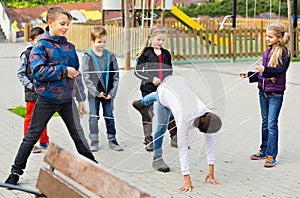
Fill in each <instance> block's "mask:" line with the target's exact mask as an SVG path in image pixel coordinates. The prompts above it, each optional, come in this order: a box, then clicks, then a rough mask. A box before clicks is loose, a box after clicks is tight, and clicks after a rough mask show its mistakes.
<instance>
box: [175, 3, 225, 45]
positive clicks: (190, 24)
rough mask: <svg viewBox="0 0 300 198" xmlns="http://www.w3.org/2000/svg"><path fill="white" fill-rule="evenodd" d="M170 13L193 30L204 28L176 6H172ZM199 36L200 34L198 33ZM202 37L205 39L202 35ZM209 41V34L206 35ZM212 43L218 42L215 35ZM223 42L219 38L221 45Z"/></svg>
mask: <svg viewBox="0 0 300 198" xmlns="http://www.w3.org/2000/svg"><path fill="white" fill-rule="evenodd" d="M171 14H172V15H173V16H174V17H175V18H176V19H177V20H178V21H180V22H181V23H183V24H184V25H186V26H187V27H189V28H191V29H194V30H205V28H204V27H203V26H201V25H200V24H199V23H197V22H196V21H195V20H193V19H192V18H191V17H189V16H188V15H186V14H185V13H184V12H182V11H181V10H179V8H177V7H176V6H174V5H173V6H172V10H171ZM199 36H200V35H199ZM203 38H204V39H205V37H204V35H203ZM208 40H209V42H210V43H211V36H209V37H208ZM213 40H214V44H215V45H216V44H218V40H217V37H216V36H214V39H213ZM225 43H226V45H228V41H225ZM222 44H223V39H222V38H221V46H222Z"/></svg>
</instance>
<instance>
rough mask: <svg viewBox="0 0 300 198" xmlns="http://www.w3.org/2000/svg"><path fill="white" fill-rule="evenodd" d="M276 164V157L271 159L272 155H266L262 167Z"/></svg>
mask: <svg viewBox="0 0 300 198" xmlns="http://www.w3.org/2000/svg"><path fill="white" fill-rule="evenodd" d="M275 165H276V159H273V157H272V156H268V157H267V158H266V162H265V164H264V167H273V166H275Z"/></svg>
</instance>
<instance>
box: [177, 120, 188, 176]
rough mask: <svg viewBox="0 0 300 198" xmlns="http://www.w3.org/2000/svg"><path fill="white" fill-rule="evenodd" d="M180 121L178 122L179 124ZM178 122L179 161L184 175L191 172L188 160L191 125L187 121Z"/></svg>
mask: <svg viewBox="0 0 300 198" xmlns="http://www.w3.org/2000/svg"><path fill="white" fill-rule="evenodd" d="M177 123H178V124H177ZM176 124H177V129H178V130H177V144H178V152H179V161H180V167H181V173H182V175H187V174H190V167H189V162H188V146H189V127H188V124H187V123H186V122H182V121H179V122H176Z"/></svg>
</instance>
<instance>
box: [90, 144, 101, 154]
mask: <svg viewBox="0 0 300 198" xmlns="http://www.w3.org/2000/svg"><path fill="white" fill-rule="evenodd" d="M90 149H91V151H92V152H96V151H98V150H99V143H98V142H92V143H91V146H90Z"/></svg>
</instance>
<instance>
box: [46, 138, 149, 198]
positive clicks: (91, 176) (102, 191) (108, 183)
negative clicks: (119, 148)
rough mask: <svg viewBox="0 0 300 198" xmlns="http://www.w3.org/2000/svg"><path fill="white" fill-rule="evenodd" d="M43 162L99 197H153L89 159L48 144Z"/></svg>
mask: <svg viewBox="0 0 300 198" xmlns="http://www.w3.org/2000/svg"><path fill="white" fill-rule="evenodd" d="M44 161H45V162H46V163H48V164H50V165H51V166H53V167H54V168H55V169H57V170H58V171H60V172H61V173H63V174H64V175H66V176H68V177H70V178H72V179H73V180H74V181H76V182H77V183H79V184H80V185H82V186H84V187H85V188H87V189H89V190H90V191H91V192H93V193H95V194H96V195H98V196H101V197H114V198H123V197H131V198H150V197H154V196H153V195H150V194H149V193H148V192H146V191H145V190H143V189H140V188H139V187H137V186H134V184H132V183H129V182H127V181H125V180H123V179H120V178H119V177H117V176H116V175H114V174H113V173H111V172H109V171H108V170H104V168H101V167H100V166H99V165H97V164H95V163H94V162H92V161H90V160H89V159H87V158H85V157H83V156H81V155H79V154H74V153H70V152H68V151H66V150H64V149H62V148H60V147H58V146H57V145H55V144H53V143H50V145H49V147H48V149H47V153H46V154H45V157H44Z"/></svg>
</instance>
